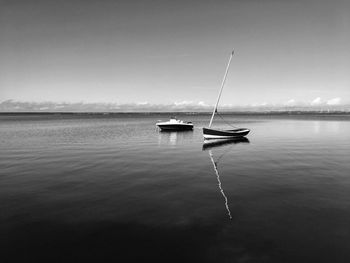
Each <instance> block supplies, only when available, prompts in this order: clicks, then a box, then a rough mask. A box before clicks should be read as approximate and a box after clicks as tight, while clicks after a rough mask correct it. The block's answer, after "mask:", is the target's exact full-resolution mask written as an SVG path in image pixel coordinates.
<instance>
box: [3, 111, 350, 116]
mask: <svg viewBox="0 0 350 263" xmlns="http://www.w3.org/2000/svg"><path fill="white" fill-rule="evenodd" d="M123 114H135V115H153V114H157V115H210V114H211V112H37V111H35V112H20V111H19V112H0V115H4V116H6V115H123ZM220 114H222V115H325V116H331V115H337V116H338V115H349V116H350V112H348V111H329V112H328V111H266V112H257V111H224V112H220Z"/></svg>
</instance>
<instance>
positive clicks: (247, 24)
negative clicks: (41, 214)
mask: <svg viewBox="0 0 350 263" xmlns="http://www.w3.org/2000/svg"><path fill="white" fill-rule="evenodd" d="M349 29H350V2H349V1H346V0H332V1H324V0H319V1H316V0H315V1H314V0H305V1H302V0H294V1H289V0H281V1H278V0H265V1H258V0H235V1H232V0H231V1H218V0H216V1H207V0H201V1H188V0H187V1H181V0H177V1H173V0H172V1H167V0H163V1H158V0H152V1H146V0H140V1H134V0H126V1H118V0H107V1H104V0H95V1H92V0H81V1H76V0H69V1H53V0H43V1H34V0H26V1H24V0H23V1H19V0H8V1H7V0H0V102H1V101H4V100H8V99H13V100H18V101H31V102H43V101H52V102H116V103H121V104H123V103H145V102H148V103H151V104H171V103H174V102H175V103H194V104H198V103H199V104H209V105H211V104H214V102H215V100H216V97H217V93H218V90H219V87H220V82H221V79H222V76H223V74H224V70H225V66H226V63H227V60H228V57H229V53H230V51H231V49H232V48H233V47H234V48H235V51H236V53H235V56H234V58H233V60H232V67H231V70H230V72H229V76H228V80H227V85H226V87H225V89H224V93H223V97H222V104H232V105H265V104H291V105H292V104H298V103H304V104H305V103H309V104H310V105H311V104H313V105H316V104H321V103H324V104H327V103H330V104H333V105H334V104H341V103H349V101H350V77H349V76H350V52H349V43H350V31H349Z"/></svg>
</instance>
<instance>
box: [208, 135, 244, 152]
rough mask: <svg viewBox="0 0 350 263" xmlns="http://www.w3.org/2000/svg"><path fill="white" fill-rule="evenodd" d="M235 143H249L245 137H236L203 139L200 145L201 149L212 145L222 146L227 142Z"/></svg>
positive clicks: (209, 147)
mask: <svg viewBox="0 0 350 263" xmlns="http://www.w3.org/2000/svg"><path fill="white" fill-rule="evenodd" d="M237 143H249V140H248V138H246V137H238V138H232V139H227V140H222V139H221V140H220V139H219V140H205V141H204V143H203V146H202V150H203V151H204V150H209V149H211V148H214V147H219V146H224V145H228V144H237Z"/></svg>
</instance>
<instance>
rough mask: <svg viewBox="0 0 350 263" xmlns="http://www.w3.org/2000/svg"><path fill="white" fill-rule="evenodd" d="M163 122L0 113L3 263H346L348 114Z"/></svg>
mask: <svg viewBox="0 0 350 263" xmlns="http://www.w3.org/2000/svg"><path fill="white" fill-rule="evenodd" d="M168 117H169V116H166V115H162V116H161V115H152V114H151V115H139V114H120V115H35V116H20V115H11V116H0V245H1V253H0V257H1V258H0V262H13V261H21V262H29V261H30V260H31V261H33V260H34V261H33V262H39V261H41V262H87V261H95V262H107V261H108V260H112V259H113V260H114V261H115V262H116V261H118V262H135V261H136V260H139V261H141V260H142V261H150V262H151V261H153V262H188V261H190V262H350V117H349V116H328V117H320V116H301V117H290V116H252V115H240V116H239V115H230V116H227V117H226V119H227V120H229V121H232V122H235V124H236V125H238V126H241V127H247V128H250V129H251V133H250V134H249V136H248V139H249V141H243V142H235V143H228V144H222V145H211V146H204V145H203V139H202V131H201V127H203V126H205V125H207V123H208V120H209V116H208V115H180V116H178V117H179V118H182V119H184V120H191V121H193V122H194V124H195V129H194V131H193V132H192V131H191V132H179V133H175V132H170V133H164V132H158V131H157V130H156V127H155V125H154V124H155V122H156V121H157V120H158V119H163V120H166V119H167V118H168ZM216 124H217V127H218V126H221V127H224V126H225V125H224V123H223V122H220V121H217V122H216ZM214 165H216V166H217V172H218V173H216V171H215V169H214V168H215V167H214Z"/></svg>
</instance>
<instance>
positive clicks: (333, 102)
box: [327, 98, 341, 106]
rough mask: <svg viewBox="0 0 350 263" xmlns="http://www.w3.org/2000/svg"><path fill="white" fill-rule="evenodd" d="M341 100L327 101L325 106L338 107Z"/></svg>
mask: <svg viewBox="0 0 350 263" xmlns="http://www.w3.org/2000/svg"><path fill="white" fill-rule="evenodd" d="M340 101H341V99H340V98H334V99H330V100H328V101H327V105H331V106H332V105H339V104H340Z"/></svg>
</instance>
